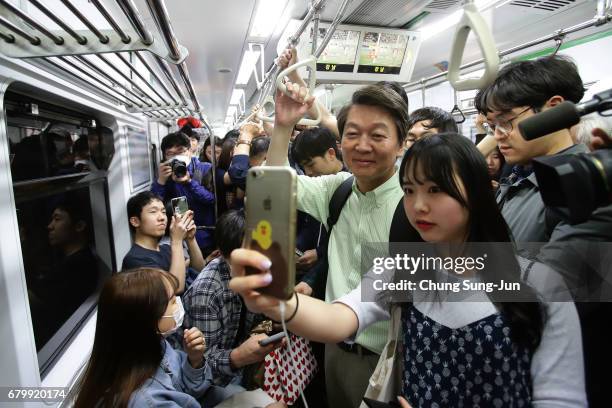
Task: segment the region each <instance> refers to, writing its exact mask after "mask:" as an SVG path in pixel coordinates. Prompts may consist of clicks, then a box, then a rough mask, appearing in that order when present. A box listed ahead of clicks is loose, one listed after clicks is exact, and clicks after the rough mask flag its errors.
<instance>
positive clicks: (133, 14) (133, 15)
mask: <svg viewBox="0 0 612 408" xmlns="http://www.w3.org/2000/svg"><path fill="white" fill-rule="evenodd" d="M117 3H118V4H119V7H121V9H122V10H123V13H124V14H125V16H126V17H127V19H128V21H129V22H130V24H131V25H132V28H134V31H136V33H137V34H138V36H139V37H140V40H141V41H142V43H143V44H144V45H151V44H153V40H154V39H153V36H152V35H151V32H150V31H149V30H147V29H146V27H145V25H144V23H143V22H142V18H141V17H140V13H139V12H138V9H137V8H136V5H135V4H134V2H133V1H132V0H117Z"/></svg>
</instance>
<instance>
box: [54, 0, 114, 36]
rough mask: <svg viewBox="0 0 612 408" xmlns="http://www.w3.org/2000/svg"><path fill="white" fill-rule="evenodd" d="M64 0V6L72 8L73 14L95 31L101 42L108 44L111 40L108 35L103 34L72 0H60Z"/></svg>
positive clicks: (62, 0) (90, 29)
mask: <svg viewBox="0 0 612 408" xmlns="http://www.w3.org/2000/svg"><path fill="white" fill-rule="evenodd" d="M60 1H61V2H62V4H63V5H64V6H66V7H67V8H68V10H70V11H71V12H72V14H74V15H75V16H76V17H77V18H78V19H79V20H81V22H82V23H83V24H85V25H86V26H87V28H88V29H89V31H91V32H92V33H94V34H95V35H96V37H98V40H100V42H101V43H102V44H107V43H108V42H109V41H110V40H109V38H108V36H106V35H104V34H102V33H101V32H100V30H98V29H97V28H96V26H94V25H93V24H92V23H91V21H89V20H88V19H87V17H85V16H84V15H83V14H82V13H81V12H80V11H79V9H77V8H76V7H75V6H74V4H72V3H71V2H70V0H60Z"/></svg>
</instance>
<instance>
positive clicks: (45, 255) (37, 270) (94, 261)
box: [5, 93, 116, 376]
mask: <svg viewBox="0 0 612 408" xmlns="http://www.w3.org/2000/svg"><path fill="white" fill-rule="evenodd" d="M5 102H6V103H5V106H6V107H7V109H6V119H7V130H8V135H9V138H10V149H11V151H10V155H11V156H10V158H11V173H12V178H13V191H14V195H15V203H16V211H17V221H18V224H19V236H20V241H21V252H22V256H23V265H24V269H25V275H26V285H27V289H28V299H29V306H30V315H31V317H32V324H33V330H34V338H35V342H36V349H37V351H38V360H39V367H40V370H41V376H44V374H45V373H46V371H47V370H48V369H49V368H50V367H51V366H52V364H53V362H54V361H55V359H56V357H57V356H59V355H60V354H61V351H62V350H63V348H64V346H66V345H67V344H68V343H69V341H70V339H71V337H72V335H73V334H75V333H76V332H78V328H79V326H80V325H81V324H82V323H83V322H84V321H85V319H86V318H87V316H88V315H89V314H90V313H91V311H92V310H93V309H94V307H95V303H96V301H97V293H98V291H99V289H100V287H101V284H102V283H103V282H104V280H105V279H106V278H108V277H109V276H110V274H111V271H112V270H114V269H116V268H115V265H114V262H113V261H112V258H113V257H112V256H108V253H109V249H110V248H112V247H113V245H112V241H111V240H112V231H111V230H110V223H109V222H108V220H109V219H110V211H109V206H108V186H107V183H106V171H100V170H98V167H97V165H96V164H100V163H102V165H103V164H105V162H109V161H110V158H109V157H108V155H106V156H104V155H102V156H101V155H100V154H93V155H90V154H89V151H90V148H91V147H92V145H93V146H94V150H95V151H97V152H98V153H99V152H101V151H103V150H104V149H103V148H102V147H103V146H106V148H108V143H106V142H104V143H99V141H100V140H101V138H102V136H101V135H103V136H104V139H108V137H109V134H108V133H109V132H111V131H110V129H103V130H99V129H98V130H95V131H92V130H94V129H95V128H94V127H92V124H94V123H95V119H94V118H88V117H84V116H82V114H77V113H75V112H72V111H69V110H66V109H62V108H61V107H60V106H54V105H51V104H48V103H43V102H37V101H33V100H29V101H26V100H24V97H23V96H20V95H17V94H10V93H9V94H7V99H6V101H5ZM110 138H111V140H112V132H111V134H110ZM92 141H94V143H93V144H92ZM111 158H112V153H111ZM101 254H103V255H104V256H101ZM103 258H107V259H103Z"/></svg>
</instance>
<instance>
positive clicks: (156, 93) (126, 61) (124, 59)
mask: <svg viewBox="0 0 612 408" xmlns="http://www.w3.org/2000/svg"><path fill="white" fill-rule="evenodd" d="M115 55H116V56H117V57H118V58H119V59H120V60H121V61H122V62H123V63H124V64H125V65H126V66H127V67H128V68H129V69H130V71H131V72H133V73H134V74H135V75H136V76H137V77H138V78H140V79H141V80H142V82H143V83H145V84H146V85H147V86H148V87H149V88H150V89H151V90H152V91H153V92H154V93H155V95H157V96H158V97H159V99H161V101H162V102H163V103H165V104H166V105H171V103H170V102H168V100H167V99H166V98H164V97H163V96H162V95H161V94H160V93H159V92H158V91H157V89H155V87H154V86H153V85H152V84H151V83H150V82H149V80H148V79H146V78H145V77H144V76H143V75H142V74H141V73H140V72H139V71H138V70H137V69H136V67H135V66H134V65H132V63H131V62H130V61H128V60H127V58H125V57H124V56H123V54H122V53H120V52H118V53H116V54H115Z"/></svg>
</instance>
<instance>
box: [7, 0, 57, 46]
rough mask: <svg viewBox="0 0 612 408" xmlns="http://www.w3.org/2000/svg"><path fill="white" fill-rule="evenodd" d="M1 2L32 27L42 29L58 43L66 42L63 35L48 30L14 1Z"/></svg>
mask: <svg viewBox="0 0 612 408" xmlns="http://www.w3.org/2000/svg"><path fill="white" fill-rule="evenodd" d="M0 4H2V5H3V6H4V7H6V8H7V9H9V10H10V11H11V12H12V13H13V14H15V15H16V16H18V17H19V18H21V19H22V20H23V21H25V22H26V23H28V24H29V25H31V26H32V27H34V28H35V29H37V30H38V31H40V32H41V33H43V34H44V35H46V36H47V37H49V38H50V39H51V40H52V41H53V42H54V43H56V44H57V45H62V44H64V39H63V38H62V37H60V36H59V35H55V34H53V33H52V32H51V31H49V30H47V29H46V28H45V27H43V25H42V24H40V23H39V22H38V21H36V20H34V19H33V18H32V17H30V16H29V15H28V14H27V13H26V12H24V11H23V10H21V9H20V8H19V7H17V6H14V5H13V4H12V3H9V2H8V1H6V0H0ZM30 42H31V41H30Z"/></svg>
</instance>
